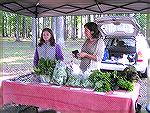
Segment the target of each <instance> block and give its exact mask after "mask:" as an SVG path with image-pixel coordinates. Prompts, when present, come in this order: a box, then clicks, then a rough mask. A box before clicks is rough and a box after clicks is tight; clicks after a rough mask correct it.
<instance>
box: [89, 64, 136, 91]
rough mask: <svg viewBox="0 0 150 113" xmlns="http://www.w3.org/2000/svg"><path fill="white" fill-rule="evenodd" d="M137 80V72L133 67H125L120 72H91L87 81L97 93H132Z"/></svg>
mask: <svg viewBox="0 0 150 113" xmlns="http://www.w3.org/2000/svg"><path fill="white" fill-rule="evenodd" d="M138 80H139V76H138V73H137V70H136V68H135V67H133V66H128V67H126V68H125V69H124V70H123V71H122V72H118V71H113V72H101V71H99V70H93V71H92V73H91V74H90V76H89V78H88V81H89V82H90V83H91V85H90V86H91V88H94V89H95V90H96V91H98V92H106V91H110V90H118V89H123V90H127V91H133V88H134V83H135V82H137V81H138Z"/></svg>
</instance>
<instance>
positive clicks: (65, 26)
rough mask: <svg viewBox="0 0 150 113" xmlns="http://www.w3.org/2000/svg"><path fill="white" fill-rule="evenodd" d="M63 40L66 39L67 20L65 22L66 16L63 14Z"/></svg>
mask: <svg viewBox="0 0 150 113" xmlns="http://www.w3.org/2000/svg"><path fill="white" fill-rule="evenodd" d="M64 40H67V22H66V16H64Z"/></svg>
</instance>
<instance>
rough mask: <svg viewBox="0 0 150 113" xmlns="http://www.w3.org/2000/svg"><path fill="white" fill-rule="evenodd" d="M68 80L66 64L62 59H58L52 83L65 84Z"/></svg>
mask: <svg viewBox="0 0 150 113" xmlns="http://www.w3.org/2000/svg"><path fill="white" fill-rule="evenodd" d="M66 80H67V73H66V65H65V63H64V62H62V61H57V62H56V66H55V68H54V72H53V77H52V80H51V83H52V84H56V85H63V84H65V83H66Z"/></svg>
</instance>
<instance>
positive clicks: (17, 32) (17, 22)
mask: <svg viewBox="0 0 150 113" xmlns="http://www.w3.org/2000/svg"><path fill="white" fill-rule="evenodd" d="M15 37H16V41H20V38H19V15H18V14H17V15H16V33H15Z"/></svg>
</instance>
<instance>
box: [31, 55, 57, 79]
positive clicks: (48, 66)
mask: <svg viewBox="0 0 150 113" xmlns="http://www.w3.org/2000/svg"><path fill="white" fill-rule="evenodd" d="M55 65H56V63H55V61H54V60H50V59H44V58H41V59H40V60H39V62H38V65H37V66H36V67H34V69H33V70H34V73H35V74H37V75H44V76H45V75H46V76H47V77H49V78H50V79H51V78H52V75H53V71H54V68H55Z"/></svg>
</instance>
